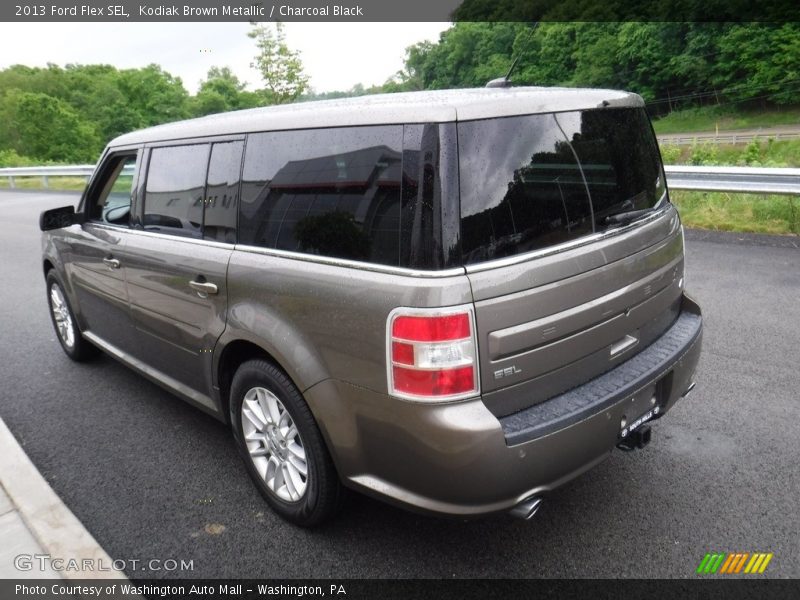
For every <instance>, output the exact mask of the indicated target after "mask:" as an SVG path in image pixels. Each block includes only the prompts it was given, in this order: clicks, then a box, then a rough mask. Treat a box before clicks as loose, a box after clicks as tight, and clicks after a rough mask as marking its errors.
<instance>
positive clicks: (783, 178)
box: [664, 165, 800, 196]
mask: <svg viewBox="0 0 800 600" xmlns="http://www.w3.org/2000/svg"><path fill="white" fill-rule="evenodd" d="M664 171H665V172H666V175H667V185H669V187H670V189H672V190H695V191H704V192H738V193H743V194H785V195H791V196H798V195H800V169H776V168H762V167H683V166H672V165H670V166H665V167H664Z"/></svg>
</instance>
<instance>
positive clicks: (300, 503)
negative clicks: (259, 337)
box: [230, 359, 343, 527]
mask: <svg viewBox="0 0 800 600" xmlns="http://www.w3.org/2000/svg"><path fill="white" fill-rule="evenodd" d="M264 392H268V394H266V395H265V394H264ZM259 394H261V396H259ZM269 394H272V395H273V397H274V400H277V401H278V403H275V402H274V401H273V397H271V396H269ZM264 402H272V405H271V406H272V407H273V408H274V409H275V410H277V411H278V413H277V414H280V415H281V417H280V418H279V419H277V421H279V423H278V427H275V425H276V423H275V421H276V419H275V418H274V416H270V415H269V414H266V415H265V412H264V411H262V410H260V406H263V403H264ZM281 405H282V406H281ZM243 406H244V407H245V409H246V411H247V412H248V414H249V415H250V416H249V417H247V416H245V412H243ZM281 409H283V410H284V411H285V413H288V418H289V419H290V420H287V418H286V417H285V416H284V414H283V412H280V411H281ZM230 411H231V415H230V416H231V425H232V428H233V435H234V438H235V440H236V446H237V448H238V450H239V453H240V454H241V455H242V458H243V459H244V463H245V466H246V468H247V472H248V473H249V474H250V477H251V478H252V479H253V482H254V483H255V484H256V487H257V488H258V491H259V492H261V495H262V496H263V497H264V499H265V500H266V501H267V503H268V504H269V505H270V506H271V507H272V509H273V510H274V511H275V512H276V513H278V514H279V515H280V516H281V517H283V518H284V519H286V520H287V521H290V522H292V523H295V524H296V525H300V526H301V527H314V526H316V525H320V524H322V523H323V522H325V521H327V520H329V519H330V518H331V517H333V515H334V514H335V513H336V512H337V510H338V509H339V507H340V505H341V500H342V497H343V489H342V486H341V483H340V482H339V477H338V475H337V473H336V468H335V467H334V465H333V461H332V460H331V457H330V454H329V452H328V449H327V447H326V446H325V440H324V439H323V437H322V434H321V433H320V430H319V427H317V423H316V421H315V420H314V417H313V415H312V414H311V410H310V409H309V408H308V405H307V404H306V401H305V400H304V399H303V395H302V394H301V393H300V390H298V389H297V387H296V386H295V385H294V384H293V383H292V381H291V380H290V379H289V377H288V376H287V375H286V374H285V373H284V372H283V371H282V370H281V369H279V368H278V367H277V366H276V365H274V364H273V363H271V362H269V361H266V360H260V359H259V360H250V361H247V362H245V363H243V364H242V365H241V366H240V367H239V369H238V370H237V371H236V374H235V375H234V377H233V382H232V384H231V401H230ZM253 418H255V421H254V420H253ZM261 421H263V422H264V424H263V426H262V429H259V426H258V425H257V423H256V422H259V423H260V422H261ZM292 421H293V424H294V426H295V427H296V430H297V433H296V435H295V436H294V437H291V438H290V437H289V436H292V433H291V427H288V426H287V424H291V422H292ZM281 424H282V425H283V426H284V427H283V428H284V429H286V430H287V431H288V432H289V433H288V434H287V435H286V436H284V435H283V434H282V433H281V431H282V428H281ZM245 428H247V429H248V435H249V436H250V439H249V441H245V434H246V432H245ZM262 431H263V433H262ZM253 438H258V439H253ZM262 438H263V439H262ZM248 443H249V444H250V447H248ZM287 444H288V445H287ZM298 446H299V448H300V450H302V451H303V457H304V458H299V456H300V452H299V450H298ZM251 450H252V451H253V452H256V453H263V454H262V455H260V456H256V457H254V456H251ZM304 461H305V469H306V474H305V482H304V484H305V487H304V489H303V492H302V493H301V494H299V497H294V496H298V489H299V488H300V487H302V486H296V485H294V484H293V483H292V482H293V481H301V480H302V477H303V475H302V466H303V462H304ZM298 464H299V465H300V469H298V468H297V465H298ZM290 471H292V472H291V473H290ZM279 472H280V475H278V473H279ZM270 474H273V475H274V477H272V478H270ZM291 475H294V476H295V477H292V476H291ZM298 477H299V478H300V479H297V478H298ZM270 480H271V483H268V481H270ZM273 488H278V490H275V489H273ZM292 492H294V494H292ZM287 495H289V497H287Z"/></svg>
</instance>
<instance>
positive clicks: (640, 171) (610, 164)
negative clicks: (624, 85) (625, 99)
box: [557, 109, 665, 228]
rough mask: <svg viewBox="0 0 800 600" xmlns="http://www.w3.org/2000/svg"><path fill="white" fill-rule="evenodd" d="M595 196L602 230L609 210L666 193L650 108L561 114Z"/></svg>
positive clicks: (645, 203)
mask: <svg viewBox="0 0 800 600" xmlns="http://www.w3.org/2000/svg"><path fill="white" fill-rule="evenodd" d="M557 118H558V122H559V124H560V125H561V127H562V129H563V130H564V133H565V134H566V136H567V139H569V140H570V143H571V145H572V148H573V149H574V150H575V154H577V156H578V159H579V160H580V162H581V166H582V167H583V173H584V176H585V177H586V182H587V184H588V187H589V194H590V195H591V198H592V206H593V207H594V216H595V221H596V223H597V226H598V228H602V227H603V219H604V217H606V216H607V215H608V214H611V213H615V212H620V211H627V210H642V209H646V208H650V207H652V206H654V205H655V204H656V203H657V202H658V201H659V199H660V198H661V196H662V195H663V193H664V189H665V188H664V183H663V182H664V178H663V177H662V172H661V159H660V156H659V151H658V146H657V144H656V140H655V138H654V137H653V133H652V130H651V128H650V121H649V120H648V118H647V115H646V114H645V112H644V110H639V109H622V110H619V109H618V110H589V111H584V112H572V113H562V114H559V115H557Z"/></svg>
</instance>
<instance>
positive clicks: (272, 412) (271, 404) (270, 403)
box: [267, 395, 281, 425]
mask: <svg viewBox="0 0 800 600" xmlns="http://www.w3.org/2000/svg"><path fill="white" fill-rule="evenodd" d="M267 408H269V416H270V418H271V419H272V422H273V423H275V424H276V425H277V424H278V423H280V420H281V409H280V408H279V407H278V399H277V398H275V396H273V395H269V396H267Z"/></svg>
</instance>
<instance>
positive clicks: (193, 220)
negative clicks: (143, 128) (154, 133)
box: [144, 144, 209, 237]
mask: <svg viewBox="0 0 800 600" xmlns="http://www.w3.org/2000/svg"><path fill="white" fill-rule="evenodd" d="M208 152H209V146H208V144H197V145H192V146H173V147H170V148H154V149H153V150H152V152H151V153H150V166H149V168H148V171H147V186H146V188H145V199H144V228H145V229H147V230H150V231H164V232H167V233H173V234H178V235H188V236H194V237H199V236H200V234H201V230H202V226H203V192H204V190H205V182H206V167H207V166H208Z"/></svg>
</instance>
